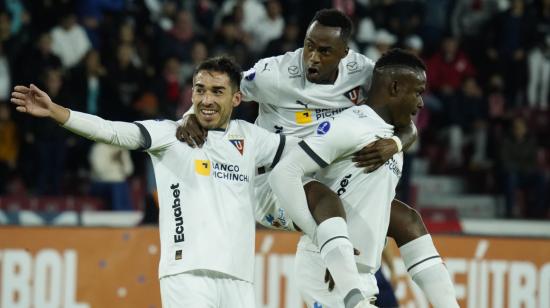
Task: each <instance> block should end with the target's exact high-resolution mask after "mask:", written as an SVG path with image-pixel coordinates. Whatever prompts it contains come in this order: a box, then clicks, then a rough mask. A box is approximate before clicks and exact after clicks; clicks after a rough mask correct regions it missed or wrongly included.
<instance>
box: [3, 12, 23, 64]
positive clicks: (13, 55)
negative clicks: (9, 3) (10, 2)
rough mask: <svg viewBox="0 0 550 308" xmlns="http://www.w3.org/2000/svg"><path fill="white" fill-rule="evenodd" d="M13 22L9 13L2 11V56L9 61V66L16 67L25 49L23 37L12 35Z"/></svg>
mask: <svg viewBox="0 0 550 308" xmlns="http://www.w3.org/2000/svg"><path fill="white" fill-rule="evenodd" d="M11 25H12V21H11V17H10V15H9V14H8V13H7V12H2V11H0V45H2V54H4V55H5V57H6V59H7V60H8V61H9V66H10V67H12V66H14V63H15V60H16V59H17V56H18V55H19V53H20V51H21V49H22V47H23V39H24V37H25V36H23V35H14V34H13V33H12V30H11V29H12V26H11Z"/></svg>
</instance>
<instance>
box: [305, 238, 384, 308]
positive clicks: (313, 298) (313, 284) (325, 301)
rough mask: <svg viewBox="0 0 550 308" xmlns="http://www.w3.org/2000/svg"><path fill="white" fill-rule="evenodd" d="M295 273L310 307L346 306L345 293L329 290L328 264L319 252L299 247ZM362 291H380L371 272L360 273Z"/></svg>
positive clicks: (367, 293) (330, 307)
mask: <svg viewBox="0 0 550 308" xmlns="http://www.w3.org/2000/svg"><path fill="white" fill-rule="evenodd" d="M294 266H295V269H294V275H295V276H296V284H297V287H298V289H299V290H300V295H301V296H302V299H303V300H304V302H305V303H306V305H307V307H308V308H321V307H322V308H344V295H342V294H341V292H340V291H339V290H338V285H336V287H335V288H334V290H332V291H329V290H328V284H327V283H325V270H326V265H325V263H324V261H323V259H322V258H321V255H320V254H319V253H318V252H313V251H310V250H307V249H304V248H300V247H299V248H298V250H297V251H296V259H295V261H294ZM360 275H361V284H362V287H361V291H362V292H363V294H364V295H365V296H369V297H371V296H374V294H376V293H378V287H377V285H376V278H375V277H374V275H373V274H371V273H360Z"/></svg>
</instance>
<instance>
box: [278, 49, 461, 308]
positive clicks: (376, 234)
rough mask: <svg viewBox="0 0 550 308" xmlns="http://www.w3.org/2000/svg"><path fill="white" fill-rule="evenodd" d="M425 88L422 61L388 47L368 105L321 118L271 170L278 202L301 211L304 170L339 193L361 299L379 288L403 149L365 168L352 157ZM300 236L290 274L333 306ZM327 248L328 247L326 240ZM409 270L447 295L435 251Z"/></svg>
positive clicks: (406, 114)
mask: <svg viewBox="0 0 550 308" xmlns="http://www.w3.org/2000/svg"><path fill="white" fill-rule="evenodd" d="M425 87H426V68H425V66H424V63H422V61H421V60H420V59H418V58H417V57H415V56H414V55H412V54H410V53H407V52H404V51H402V50H400V49H393V50H391V51H389V52H388V53H386V54H384V55H383V56H382V57H381V58H380V59H379V60H378V61H377V62H376V66H375V67H374V72H373V79H372V86H371V89H370V95H369V98H368V99H367V105H361V106H354V107H351V108H349V109H347V110H346V111H344V112H342V114H340V115H339V116H338V117H336V118H335V119H334V120H333V119H329V120H326V121H323V122H321V123H320V124H319V125H318V127H317V129H316V133H315V134H313V135H311V136H308V137H306V138H305V139H304V140H303V141H301V142H300V143H299V147H295V148H294V149H293V150H291V151H290V152H289V153H288V154H287V155H285V156H284V157H283V159H282V160H281V161H280V162H279V164H278V165H277V166H276V167H275V168H274V170H273V171H272V172H271V175H270V183H271V186H272V188H273V191H274V192H275V194H276V196H277V198H279V200H280V201H281V204H296V203H298V204H301V205H302V207H306V208H307V200H306V194H305V192H304V190H303V189H302V187H301V183H302V178H303V177H304V176H305V175H308V174H315V179H317V180H319V181H320V182H321V183H323V184H325V185H327V186H328V187H330V188H331V189H332V190H334V191H338V192H339V196H340V198H341V199H342V202H343V204H344V208H345V211H346V216H347V224H348V228H349V236H350V240H351V242H352V243H353V247H355V248H357V249H359V251H360V252H361V254H360V255H359V256H358V257H357V264H358V266H359V270H360V272H362V273H365V274H366V275H364V278H365V284H366V285H367V286H368V288H367V291H366V292H370V293H366V294H365V295H366V296H367V297H368V296H375V295H376V294H377V293H378V292H377V291H378V288H377V287H376V279H375V277H374V274H375V272H376V271H377V270H378V269H379V268H380V264H381V258H382V251H383V249H384V246H385V244H386V234H387V231H388V225H389V219H390V205H391V202H392V200H393V198H394V197H395V188H396V186H397V183H398V182H399V178H400V177H401V170H402V166H403V154H402V153H397V154H395V155H394V156H393V157H392V158H390V160H388V161H387V162H386V163H385V164H384V165H383V166H382V167H380V168H379V169H377V170H376V171H374V172H371V173H364V172H363V171H362V170H361V169H359V168H356V167H355V164H354V163H353V162H352V160H351V159H352V155H353V153H355V152H356V151H358V150H359V149H361V148H362V147H364V146H366V145H368V144H370V143H371V142H373V141H375V140H376V139H377V138H380V137H382V138H389V137H391V136H392V135H393V130H394V127H399V126H402V125H406V124H407V123H410V121H411V117H412V116H413V115H414V114H416V112H417V111H418V110H419V109H420V108H422V106H423V102H422V92H424V90H425ZM343 181H345V182H346V185H345V186H343V185H342V183H343ZM307 239H308V238H307V237H303V238H302V240H301V244H302V245H300V246H299V248H298V252H297V256H296V259H297V260H296V275H297V276H298V277H302V278H301V279H300V284H301V286H300V287H301V289H302V294H303V295H304V296H305V298H306V300H308V301H316V302H318V303H319V304H321V306H322V307H339V306H340V305H339V303H341V302H342V299H341V297H340V296H338V294H335V293H334V292H332V293H331V292H328V291H327V290H326V289H324V288H323V275H324V264H323V262H322V259H321V256H320V254H319V253H318V252H317V251H316V250H315V249H314V250H311V249H308V245H307ZM326 245H331V242H328V243H327V244H326ZM322 252H323V248H321V254H322ZM407 265H409V264H407ZM428 268H430V269H429V270H425V269H428ZM409 271H410V272H411V275H413V276H414V274H415V272H420V273H419V275H420V276H422V277H421V278H423V279H420V280H418V279H417V281H419V282H420V283H423V285H421V286H422V287H424V289H426V288H428V289H429V288H432V289H434V288H435V289H438V290H440V291H442V292H444V293H447V294H454V290H453V286H452V284H450V283H447V284H443V285H437V284H440V283H441V282H445V281H448V278H449V277H447V279H440V277H438V275H439V274H441V273H446V272H445V268H444V265H443V264H442V263H441V258H440V257H439V255H438V253H437V251H436V250H435V249H433V250H432V251H431V257H429V258H426V259H425V260H419V262H417V263H415V264H412V266H411V267H410V268H409ZM336 287H338V284H337V285H336ZM432 304H434V306H436V307H458V304H457V302H456V299H454V298H451V299H450V300H448V301H446V300H442V299H441V298H439V297H437V298H435V300H432Z"/></svg>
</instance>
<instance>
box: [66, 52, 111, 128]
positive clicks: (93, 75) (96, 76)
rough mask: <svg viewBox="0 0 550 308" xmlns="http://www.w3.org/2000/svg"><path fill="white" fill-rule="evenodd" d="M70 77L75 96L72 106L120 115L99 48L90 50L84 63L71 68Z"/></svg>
mask: <svg viewBox="0 0 550 308" xmlns="http://www.w3.org/2000/svg"><path fill="white" fill-rule="evenodd" d="M68 77H69V80H70V91H71V94H72V95H73V97H74V102H73V105H72V108H75V109H79V110H85V111H86V112H87V113H90V114H94V115H104V114H109V115H111V114H112V115H113V116H114V117H117V116H118V110H117V109H116V107H115V106H113V103H112V102H111V97H112V91H111V90H110V89H109V86H108V84H107V79H106V78H107V70H106V69H105V67H104V66H103V64H102V63H101V58H100V55H99V52H98V51H97V50H95V49H91V50H90V51H88V53H87V54H86V56H85V57H84V61H83V63H81V64H80V65H77V66H76V67H74V68H73V69H71V70H70V71H69V76H68ZM75 104H80V105H75Z"/></svg>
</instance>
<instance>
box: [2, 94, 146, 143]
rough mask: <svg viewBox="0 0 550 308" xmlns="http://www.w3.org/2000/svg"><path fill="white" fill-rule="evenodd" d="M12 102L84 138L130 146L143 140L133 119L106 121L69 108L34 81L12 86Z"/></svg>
mask: <svg viewBox="0 0 550 308" xmlns="http://www.w3.org/2000/svg"><path fill="white" fill-rule="evenodd" d="M11 102H12V103H13V104H15V105H16V106H17V107H16V110H17V111H19V112H22V113H26V114H29V115H32V116H34V117H38V118H50V119H52V120H54V121H55V122H57V123H58V124H60V125H62V126H63V127H64V128H65V129H67V130H70V131H72V132H73V133H75V134H77V135H80V136H82V137H84V138H87V139H90V140H93V141H97V142H103V143H108V144H112V145H117V146H120V147H123V148H126V149H129V150H135V149H139V148H143V147H144V145H145V144H146V142H145V138H144V137H143V135H142V133H141V131H140V129H139V127H138V126H137V125H135V124H133V123H127V122H114V121H107V120H104V119H102V118H100V117H98V116H94V115H91V114H87V113H82V112H76V111H71V110H69V109H68V108H65V107H63V106H60V105H58V104H56V103H55V102H53V101H52V100H51V98H50V97H49V96H48V94H47V93H46V92H44V91H42V90H40V89H39V88H38V87H36V86H35V85H33V84H31V85H30V86H29V87H26V86H22V85H18V86H15V88H14V89H13V92H12V94H11Z"/></svg>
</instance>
